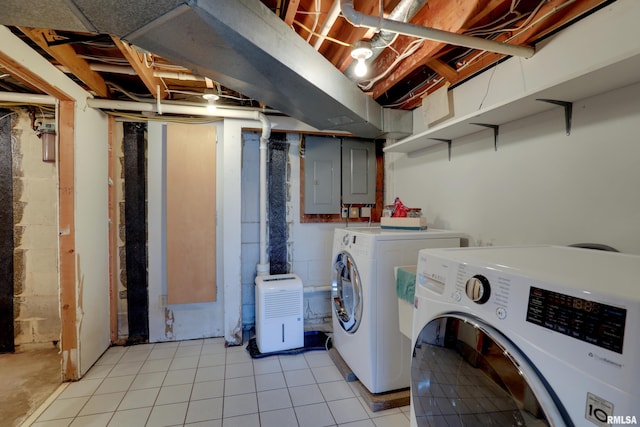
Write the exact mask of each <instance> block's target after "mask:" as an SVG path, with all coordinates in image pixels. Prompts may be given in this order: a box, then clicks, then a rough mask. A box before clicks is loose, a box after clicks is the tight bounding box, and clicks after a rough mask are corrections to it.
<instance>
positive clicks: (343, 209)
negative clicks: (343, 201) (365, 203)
mask: <svg viewBox="0 0 640 427" xmlns="http://www.w3.org/2000/svg"><path fill="white" fill-rule="evenodd" d="M348 214H349V208H342V218H346V217H347V215H348Z"/></svg>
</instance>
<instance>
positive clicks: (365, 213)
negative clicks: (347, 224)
mask: <svg viewBox="0 0 640 427" xmlns="http://www.w3.org/2000/svg"><path fill="white" fill-rule="evenodd" d="M360 216H361V217H362V218H371V208H370V207H369V206H364V207H362V208H360Z"/></svg>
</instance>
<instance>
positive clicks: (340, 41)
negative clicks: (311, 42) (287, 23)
mask: <svg viewBox="0 0 640 427" xmlns="http://www.w3.org/2000/svg"><path fill="white" fill-rule="evenodd" d="M293 23H294V24H295V25H298V26H299V27H301V28H302V29H303V30H305V31H307V32H309V34H311V35H312V36H316V37H323V38H324V39H325V40H329V41H330V42H333V43H337V44H339V45H342V46H351V43H347V42H343V41H342V40H338V39H335V38H333V37H329V36H323V35H322V34H319V33H316V32H315V31H313V30H311V28H309V27H307V26H306V25H304V24H303V23H302V22H300V21H296V20H295V19H294V20H293Z"/></svg>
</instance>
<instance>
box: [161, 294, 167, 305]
mask: <svg viewBox="0 0 640 427" xmlns="http://www.w3.org/2000/svg"><path fill="white" fill-rule="evenodd" d="M166 306H167V296H166V295H160V307H166Z"/></svg>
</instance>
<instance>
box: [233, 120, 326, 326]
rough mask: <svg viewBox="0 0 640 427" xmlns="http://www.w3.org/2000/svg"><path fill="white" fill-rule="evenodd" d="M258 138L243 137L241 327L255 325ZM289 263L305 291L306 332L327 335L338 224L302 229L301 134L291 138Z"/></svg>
mask: <svg viewBox="0 0 640 427" xmlns="http://www.w3.org/2000/svg"><path fill="white" fill-rule="evenodd" d="M259 136H260V135H259V134H258V133H256V132H245V133H243V151H242V213H241V215H242V325H243V328H245V329H248V328H251V327H253V326H254V325H255V277H256V265H257V263H258V261H259V256H260V247H259V246H260V242H259V221H260V218H259V197H260V194H259V178H260V177H259V158H260V153H259V144H260V141H259ZM286 140H287V143H288V144H289V154H288V160H287V184H286V185H287V201H286V203H287V206H286V210H287V230H288V231H287V260H288V261H287V262H288V264H289V265H290V272H292V273H296V274H297V275H298V276H300V278H301V279H302V282H303V284H304V286H305V290H306V292H305V295H304V321H305V329H307V330H327V329H330V324H331V304H330V298H329V296H330V295H329V292H328V291H327V290H323V291H319V292H316V291H314V289H317V287H322V288H323V289H326V287H327V286H328V285H330V264H331V246H332V239H333V229H334V228H335V225H334V224H321V223H318V224H300V155H299V148H300V134H299V133H295V132H290V133H287V139H286Z"/></svg>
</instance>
